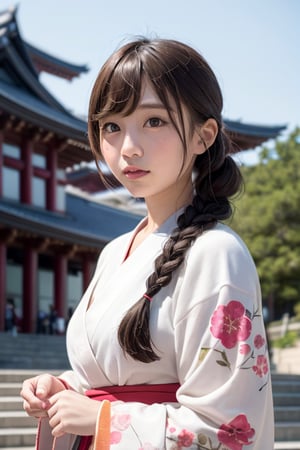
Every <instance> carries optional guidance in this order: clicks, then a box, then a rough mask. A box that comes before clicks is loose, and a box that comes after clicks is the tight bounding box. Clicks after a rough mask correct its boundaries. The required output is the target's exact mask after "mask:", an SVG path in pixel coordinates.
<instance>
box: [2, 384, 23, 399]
mask: <svg viewBox="0 0 300 450" xmlns="http://www.w3.org/2000/svg"><path fill="white" fill-rule="evenodd" d="M21 386H22V383H2V382H1V381H0V397H4V396H12V395H14V396H16V395H19V394H20V390H21Z"/></svg>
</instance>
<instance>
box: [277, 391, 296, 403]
mask: <svg viewBox="0 0 300 450" xmlns="http://www.w3.org/2000/svg"><path fill="white" fill-rule="evenodd" d="M273 400H274V406H300V392H292V393H290V392H273Z"/></svg>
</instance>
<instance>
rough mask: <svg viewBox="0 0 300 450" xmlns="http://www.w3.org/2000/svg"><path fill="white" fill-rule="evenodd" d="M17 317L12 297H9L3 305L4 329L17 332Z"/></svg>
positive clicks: (13, 332)
mask: <svg viewBox="0 0 300 450" xmlns="http://www.w3.org/2000/svg"><path fill="white" fill-rule="evenodd" d="M17 323H18V318H17V314H16V307H15V301H14V299H13V298H9V299H8V300H7V302H6V306H5V331H7V332H10V333H12V334H14V335H15V334H16V333H17Z"/></svg>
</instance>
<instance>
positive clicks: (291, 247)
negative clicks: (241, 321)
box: [231, 129, 300, 314]
mask: <svg viewBox="0 0 300 450" xmlns="http://www.w3.org/2000/svg"><path fill="white" fill-rule="evenodd" d="M242 172H243V176H244V180H245V189H244V192H243V194H242V195H241V196H240V197H239V198H238V199H237V200H236V201H235V208H236V209H235V214H234V217H233V219H232V222H231V226H232V228H233V229H235V230H236V231H237V232H238V233H239V234H240V235H241V237H242V238H243V239H244V240H245V242H246V244H247V245H248V247H249V249H250V252H251V253H252V256H253V258H254V261H255V263H256V266H257V269H258V273H259V276H260V280H261V285H262V294H263V298H264V299H268V298H273V299H274V301H275V311H276V312H277V314H280V313H281V312H284V311H286V310H288V309H289V310H291V306H292V305H293V304H295V303H296V302H297V301H298V302H299V301H300V129H296V130H295V131H294V132H292V133H291V134H290V136H289V138H288V139H287V140H286V141H284V142H281V141H279V140H278V141H277V142H276V143H275V148H274V149H272V150H270V149H269V148H266V147H264V148H263V149H262V150H261V152H260V161H259V163H258V164H257V165H255V166H244V167H242Z"/></svg>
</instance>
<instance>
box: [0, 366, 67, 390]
mask: <svg viewBox="0 0 300 450" xmlns="http://www.w3.org/2000/svg"><path fill="white" fill-rule="evenodd" d="M48 372H49V371H46V370H36V369H35V370H32V369H28V370H26V369H0V382H1V383H20V386H21V385H22V383H23V381H24V380H26V379H27V378H31V377H35V376H36V375H39V374H43V373H48ZM61 372H62V371H61V370H51V373H52V374H54V375H59V374H60V373H61Z"/></svg>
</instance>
